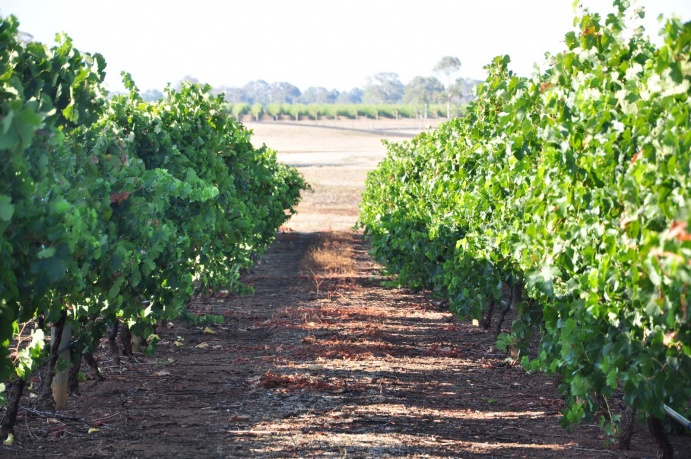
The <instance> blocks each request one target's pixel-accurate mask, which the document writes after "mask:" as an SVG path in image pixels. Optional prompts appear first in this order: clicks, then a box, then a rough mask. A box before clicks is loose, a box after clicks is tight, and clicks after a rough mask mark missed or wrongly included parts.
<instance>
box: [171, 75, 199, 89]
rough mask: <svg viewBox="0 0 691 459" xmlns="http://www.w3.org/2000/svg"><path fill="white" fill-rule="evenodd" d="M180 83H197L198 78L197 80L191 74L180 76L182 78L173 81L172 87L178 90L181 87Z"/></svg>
mask: <svg viewBox="0 0 691 459" xmlns="http://www.w3.org/2000/svg"><path fill="white" fill-rule="evenodd" d="M182 83H191V84H199V80H197V79H196V78H195V77H193V76H190V75H185V76H184V77H182V79H180V80H178V82H177V83H175V86H173V87H174V88H175V89H176V90H178V91H179V90H180V88H182Z"/></svg>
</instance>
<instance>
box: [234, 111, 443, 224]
mask: <svg viewBox="0 0 691 459" xmlns="http://www.w3.org/2000/svg"><path fill="white" fill-rule="evenodd" d="M438 123H439V121H438V120H400V121H392V120H358V121H355V120H350V121H340V122H334V121H306V122H301V123H299V125H297V124H296V123H290V124H288V123H266V122H262V123H246V124H245V125H246V126H247V127H248V128H249V129H252V130H253V131H254V136H253V139H254V145H255V146H261V145H262V144H265V145H267V146H268V147H270V148H272V149H274V150H276V151H277V152H278V159H279V160H280V161H281V162H284V163H286V164H289V165H291V166H296V167H297V168H298V170H299V171H300V172H301V173H302V174H303V176H304V177H305V178H306V179H307V181H308V182H309V183H310V185H311V186H312V189H313V191H314V192H313V193H306V194H305V195H304V196H303V201H302V202H301V203H300V206H299V207H298V213H297V215H295V216H294V217H293V218H292V219H291V220H290V222H288V226H289V227H290V228H291V229H292V230H294V231H326V230H338V231H340V230H348V229H352V227H353V226H354V225H355V223H356V221H357V206H358V204H359V202H360V194H361V192H362V190H363V189H364V183H365V178H366V176H367V171H369V170H372V169H374V168H375V167H376V166H377V164H378V163H379V162H380V161H381V160H382V159H383V158H384V157H385V155H386V147H385V146H384V144H383V143H382V140H386V141H389V142H403V141H406V140H408V139H410V138H411V137H412V136H413V135H414V134H416V133H418V132H421V131H422V130H424V129H427V128H430V127H431V126H436V125H437V124H438Z"/></svg>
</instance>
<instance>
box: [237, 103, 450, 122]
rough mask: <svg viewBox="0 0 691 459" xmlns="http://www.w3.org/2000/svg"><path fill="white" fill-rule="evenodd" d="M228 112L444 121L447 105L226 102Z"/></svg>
mask: <svg viewBox="0 0 691 459" xmlns="http://www.w3.org/2000/svg"><path fill="white" fill-rule="evenodd" d="M223 108H224V110H225V111H226V112H228V113H230V114H231V115H233V117H234V118H235V119H240V118H242V117H243V116H246V115H249V114H251V115H252V117H253V119H255V120H256V119H257V118H259V119H262V118H264V119H266V116H268V117H269V118H270V119H271V120H276V119H280V118H281V117H289V118H291V119H292V120H293V121H299V120H304V119H311V120H318V119H335V118H337V117H342V118H348V119H356V118H368V119H377V118H389V119H397V118H424V117H430V118H445V117H446V104H425V103H410V104H299V103H293V104H267V105H265V106H262V105H261V104H254V105H252V106H250V105H248V104H246V103H234V104H232V103H226V104H224V105H223ZM462 114H463V106H461V105H456V104H452V105H451V116H452V117H454V116H461V115H462Z"/></svg>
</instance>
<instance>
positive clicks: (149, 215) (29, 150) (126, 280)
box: [0, 16, 307, 380]
mask: <svg viewBox="0 0 691 459" xmlns="http://www.w3.org/2000/svg"><path fill="white" fill-rule="evenodd" d="M17 27H18V24H17V21H16V19H14V18H13V17H12V16H10V17H9V18H6V19H3V20H2V22H1V23H0V44H1V45H2V46H1V47H0V52H1V53H2V55H1V59H0V66H1V67H0V115H1V116H0V130H1V131H0V132H2V137H0V148H1V149H2V155H3V158H4V159H6V161H5V166H4V167H3V168H0V236H1V237H0V378H1V379H0V380H3V379H4V378H7V377H13V376H15V375H16V376H18V377H22V378H26V377H27V376H29V374H30V372H31V370H32V368H33V367H34V364H35V362H36V361H37V359H42V358H44V357H45V352H46V351H45V346H44V345H43V343H44V340H43V336H44V333H43V331H42V330H40V329H36V330H34V332H33V335H32V337H33V339H32V341H31V342H30V343H24V345H23V347H22V349H21V350H20V352H19V353H18V354H17V355H16V356H14V357H13V358H12V359H10V358H9V353H8V348H9V345H10V340H11V338H12V337H13V336H17V335H18V334H19V331H20V329H19V326H18V324H19V323H21V322H27V321H31V320H34V319H36V318H37V317H39V316H41V317H44V318H45V319H46V322H48V323H50V322H55V321H56V320H57V319H58V318H59V317H60V315H61V314H62V313H64V312H66V313H67V316H68V320H70V321H71V322H72V324H73V329H74V336H75V348H78V349H79V350H87V349H93V348H94V347H95V346H96V345H97V343H98V340H99V339H100V338H101V337H102V336H103V334H104V333H105V330H106V324H107V323H111V322H113V321H116V320H121V321H123V322H125V323H127V325H128V326H129V327H130V329H131V330H132V332H133V333H137V334H140V335H144V336H145V337H146V336H147V335H148V334H150V333H152V331H153V324H155V323H156V322H157V321H159V320H160V319H164V318H176V317H177V316H178V315H179V314H180V313H181V312H183V311H184V306H185V304H186V302H187V299H188V298H189V297H190V295H191V294H192V291H193V286H194V283H195V282H198V283H202V284H204V285H206V286H209V287H211V288H215V289H220V288H224V289H229V290H231V291H242V290H245V287H244V286H243V285H242V284H241V283H240V281H239V272H240V269H242V268H244V267H248V266H249V265H250V264H251V263H252V260H253V259H256V257H257V256H258V255H260V254H261V253H262V252H263V251H264V250H265V249H266V248H267V247H268V245H269V244H270V243H271V242H272V240H273V238H274V234H275V230H276V228H278V227H279V226H280V225H281V224H283V223H284V222H285V221H286V220H287V219H288V218H289V216H290V214H291V213H293V212H294V207H295V205H296V204H297V202H298V200H299V197H300V192H301V190H303V189H305V188H306V186H307V185H306V184H305V182H304V180H303V178H302V177H301V176H300V175H299V174H298V173H297V171H296V170H295V169H294V168H289V167H287V166H285V165H283V164H279V163H278V162H277V161H276V153H275V152H274V151H272V150H270V149H268V148H266V147H262V148H259V149H256V148H254V147H253V146H252V144H251V142H250V132H249V131H247V130H246V129H245V128H244V127H243V126H242V125H241V124H240V123H238V122H237V121H235V120H234V119H233V118H232V117H231V115H230V114H229V113H228V111H227V110H226V104H225V102H224V100H223V98H222V97H220V96H213V95H212V94H211V92H210V89H211V88H210V87H208V86H204V87H202V86H199V85H197V84H189V83H183V84H182V85H181V87H180V89H179V90H174V89H171V88H168V89H167V90H166V93H165V95H164V97H163V98H161V99H160V100H157V101H155V102H145V101H144V100H143V99H142V97H141V96H140V95H139V92H138V90H137V88H136V86H135V85H134V82H133V81H132V80H131V78H130V77H129V75H126V74H125V75H123V79H124V83H125V86H126V87H127V89H128V90H129V94H127V95H122V96H116V97H113V98H112V99H111V100H106V98H105V97H104V95H105V91H103V89H102V86H101V83H102V80H103V75H104V73H103V69H104V67H105V62H104V61H103V59H102V58H101V57H100V56H98V55H96V56H90V55H87V54H81V53H79V52H78V51H76V50H74V49H73V48H72V45H71V42H70V40H69V39H67V38H62V39H61V41H60V42H59V43H58V45H57V46H56V47H54V48H52V49H48V48H47V47H45V46H44V45H41V44H39V43H29V44H26V45H24V44H22V43H20V42H18V41H17V38H16V37H17ZM154 342H155V340H150V343H154ZM152 345H153V344H152Z"/></svg>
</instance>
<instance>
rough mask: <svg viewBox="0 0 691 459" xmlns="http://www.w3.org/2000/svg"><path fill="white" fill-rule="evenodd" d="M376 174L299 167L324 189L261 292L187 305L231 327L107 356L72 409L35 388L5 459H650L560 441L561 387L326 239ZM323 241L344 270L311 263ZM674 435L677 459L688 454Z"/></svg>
mask: <svg viewBox="0 0 691 459" xmlns="http://www.w3.org/2000/svg"><path fill="white" fill-rule="evenodd" d="M354 153H357V154H359V153H362V152H358V151H354ZM281 154H283V155H289V153H281ZM377 154H381V153H380V152H372V153H371V155H373V156H376V155H377ZM328 156H329V155H328V154H327V155H325V156H323V157H325V158H326V159H327V160H328ZM367 167H368V166H366V165H362V164H357V163H355V162H353V163H350V164H349V165H348V166H342V165H341V166H307V167H304V168H303V169H301V170H307V171H308V172H309V173H311V174H313V177H314V178H317V179H319V180H321V182H319V180H318V183H321V184H320V185H319V187H321V188H318V189H319V190H320V191H318V192H316V193H314V194H313V195H308V196H306V201H305V203H303V204H302V205H301V206H302V207H301V209H302V211H303V212H302V214H301V215H302V217H303V220H298V221H297V224H296V223H295V221H291V222H290V223H289V226H290V227H291V228H292V230H287V229H286V230H285V231H284V232H281V233H279V234H278V236H277V240H276V243H275V244H274V245H273V246H272V247H271V248H270V250H269V251H268V252H267V254H266V255H265V256H264V257H263V258H262V260H261V262H260V263H259V264H258V266H257V267H256V269H255V270H254V272H252V273H250V274H248V275H247V276H246V277H245V281H246V282H247V283H248V284H250V285H252V286H253V287H254V290H255V293H254V294H253V295H249V296H244V297H240V296H228V295H223V294H219V295H217V296H216V297H214V298H211V299H209V300H208V301H204V302H199V303H195V304H192V305H191V307H190V310H191V311H192V312H193V313H194V314H196V315H198V316H199V315H203V314H213V315H217V316H222V317H223V323H222V324H198V325H194V324H191V323H189V322H180V321H176V322H174V323H172V324H168V326H165V327H162V328H161V329H160V331H159V336H160V343H159V349H158V352H157V353H156V355H155V356H153V357H144V356H139V357H137V358H136V359H132V360H124V362H123V365H122V366H121V367H115V366H113V365H112V362H111V361H110V360H109V357H108V356H107V353H105V352H100V353H99V354H98V355H97V357H98V358H99V361H100V364H101V366H102V367H103V369H104V372H105V373H106V376H107V380H106V381H103V382H97V381H93V380H89V381H85V382H83V383H82V385H81V392H82V396H81V397H73V398H71V399H70V407H69V410H67V411H65V412H61V413H59V414H53V413H50V412H49V411H48V410H46V409H45V408H41V407H40V404H39V403H37V402H36V401H35V399H34V398H31V396H30V395H29V394H27V396H26V398H25V400H24V401H23V409H22V411H21V413H20V419H19V420H18V424H17V437H16V441H15V444H14V445H13V446H11V447H8V446H0V457H21V458H36V457H139V458H157V459H158V458H170V457H181V458H183V457H184V458H186V457H203V458H236V457H252V458H283V457H301V458H322V457H338V458H382V457H385V458H402V457H411V458H447V457H462V458H469V457H524V458H532V457H555V458H582V457H593V458H600V457H602V458H604V457H607V458H611V457H630V458H644V457H654V455H655V448H654V446H653V445H652V443H651V441H650V438H649V436H648V434H647V433H645V432H642V431H640V430H641V429H640V428H639V432H638V434H637V435H636V436H635V437H634V444H633V450H632V451H631V452H628V453H624V452H620V451H618V450H616V449H611V448H607V446H606V445H605V437H604V435H603V434H602V433H601V430H600V429H599V428H598V427H597V426H596V425H594V424H595V422H594V421H593V422H592V423H590V424H587V425H585V426H583V427H581V428H579V429H577V430H576V432H575V433H573V434H567V433H566V432H565V431H564V430H563V429H562V428H561V427H560V426H559V425H558V418H559V410H560V409H561V407H562V402H561V400H560V398H559V396H558V393H557V388H556V385H555V382H554V381H553V380H551V379H550V378H547V377H545V376H543V375H528V374H526V372H525V371H524V370H522V369H521V368H520V367H516V366H512V365H511V364H510V363H509V362H508V361H507V360H506V356H505V355H504V354H503V353H501V352H498V351H496V350H494V348H493V339H492V337H491V336H490V335H489V334H488V333H487V332H485V331H484V330H482V329H480V328H479V327H474V326H472V324H470V323H466V322H460V321H459V320H457V319H456V318H455V317H453V316H452V315H451V314H450V313H449V312H448V310H447V308H446V307H445V306H444V305H443V304H441V303H439V302H438V301H436V300H434V299H432V298H430V297H428V296H426V295H424V294H420V293H413V292H410V291H407V290H403V289H391V288H386V287H384V285H383V283H384V281H385V280H386V279H385V278H383V277H382V276H381V274H380V267H379V266H377V265H376V264H375V263H374V262H373V261H372V260H371V258H370V257H369V256H368V254H367V247H366V244H365V243H364V242H363V240H362V236H361V235H360V234H358V233H355V232H352V231H347V232H343V233H331V232H325V231H317V230H318V229H319V230H325V229H327V228H328V226H324V225H329V224H330V223H329V222H332V221H333V220H332V219H331V217H328V212H327V214H326V215H327V217H323V215H324V212H326V211H329V210H334V209H337V208H339V206H340V207H342V208H343V209H345V210H347V213H348V215H345V217H347V218H345V217H344V220H343V222H342V224H343V226H344V227H345V228H348V227H349V226H348V225H350V226H352V222H354V219H355V214H354V213H353V212H354V211H353V205H354V204H356V202H357V199H358V196H357V193H356V190H357V189H358V187H360V186H361V183H355V182H352V178H353V177H354V176H355V175H357V174H362V173H364V172H363V171H366V169H367ZM348 174H353V175H348ZM348 187H350V188H348ZM346 188H347V189H349V190H350V192H349V194H348V193H346V194H339V193H340V191H342V190H343V189H346ZM320 215H322V217H323V218H322V217H319V216H320ZM334 215H335V214H334ZM329 241H331V242H334V241H336V242H337V243H338V244H337V245H334V246H333V247H336V249H334V251H333V253H332V255H334V256H335V254H341V255H343V258H344V260H341V261H339V263H340V265H342V266H346V265H347V269H345V268H344V269H342V270H333V269H329V268H328V267H326V265H324V266H320V265H315V264H314V263H312V260H313V258H314V255H313V254H314V253H315V250H317V249H319V248H320V247H323V246H324V244H325V242H329ZM336 252H337V253H336ZM84 371H85V372H86V373H89V371H88V370H86V369H85V370H84ZM674 441H675V442H676V443H675V446H676V449H677V452H678V457H684V455H683V454H684V453H683V451H691V442H689V437H676V438H675V439H674Z"/></svg>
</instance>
